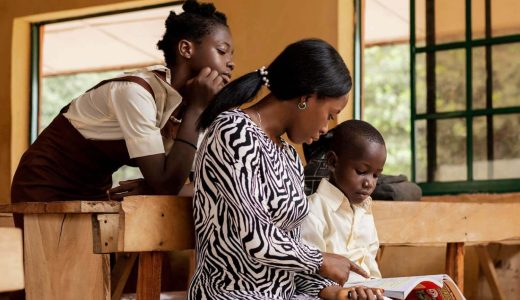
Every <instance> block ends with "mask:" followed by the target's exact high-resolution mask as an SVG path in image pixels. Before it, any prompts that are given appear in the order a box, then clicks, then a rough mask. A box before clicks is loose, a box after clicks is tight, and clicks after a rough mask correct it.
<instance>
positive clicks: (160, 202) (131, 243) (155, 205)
mask: <svg viewBox="0 0 520 300" xmlns="http://www.w3.org/2000/svg"><path fill="white" fill-rule="evenodd" d="M122 214H124V215H123V216H120V217H122V219H121V220H123V221H121V220H120V224H122V223H124V225H120V227H119V235H118V239H119V241H118V249H117V250H118V251H119V252H149V251H172V250H185V249H194V248H195V232H194V227H193V226H194V225H193V211H192V199H191V198H184V197H176V196H131V197H127V198H125V199H124V201H123V202H122ZM100 226H104V223H100Z"/></svg>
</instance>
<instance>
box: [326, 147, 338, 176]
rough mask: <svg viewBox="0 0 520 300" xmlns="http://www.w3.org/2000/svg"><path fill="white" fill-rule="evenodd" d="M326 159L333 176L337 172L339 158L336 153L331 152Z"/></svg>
mask: <svg viewBox="0 0 520 300" xmlns="http://www.w3.org/2000/svg"><path fill="white" fill-rule="evenodd" d="M326 159H327V166H328V167H329V171H330V173H331V174H333V173H334V171H336V165H337V163H338V156H337V155H336V153H335V152H334V151H329V152H327V156H326Z"/></svg>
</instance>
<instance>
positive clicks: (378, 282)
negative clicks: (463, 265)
mask: <svg viewBox="0 0 520 300" xmlns="http://www.w3.org/2000/svg"><path fill="white" fill-rule="evenodd" d="M443 278H444V275H429V276H412V277H394V278H383V279H372V280H368V281H361V282H347V283H346V284H345V285H344V286H343V287H353V286H358V285H364V286H366V287H371V288H383V289H385V292H384V295H385V296H387V297H393V298H398V299H404V298H405V297H406V295H408V293H410V291H411V290H412V289H413V288H415V287H416V286H417V285H418V284H419V283H421V282H423V281H429V282H431V283H433V284H435V285H437V286H438V287H442V286H443Z"/></svg>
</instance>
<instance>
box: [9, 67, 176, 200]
mask: <svg viewBox="0 0 520 300" xmlns="http://www.w3.org/2000/svg"><path fill="white" fill-rule="evenodd" d="M153 71H167V69H166V68H165V67H163V66H153V67H149V68H146V69H143V70H139V71H136V72H132V73H125V74H123V75H122V76H121V77H118V78H115V79H111V80H107V81H104V82H102V83H100V84H98V85H97V86H95V87H94V88H92V89H90V90H89V91H87V92H86V93H84V94H82V95H81V96H79V97H78V98H76V99H74V100H73V101H72V102H71V103H70V104H69V105H67V106H66V107H64V108H63V109H62V111H61V112H60V114H59V115H58V116H57V117H56V118H55V119H54V120H53V121H52V122H51V124H50V125H49V126H48V127H47V128H45V130H44V131H43V132H42V133H41V134H40V135H39V136H38V138H37V139H36V141H35V142H34V143H33V144H32V145H31V146H30V147H29V149H28V150H27V151H26V152H25V153H24V155H23V156H22V158H21V160H20V163H19V165H18V168H17V170H16V173H15V175H14V178H13V183H12V186H11V201H12V202H13V203H16V202H28V201H38V202H42V201H62V200H90V199H106V193H107V190H108V189H110V188H111V186H112V173H114V172H115V171H116V170H117V169H118V168H120V167H121V166H123V165H130V166H136V165H135V162H134V160H133V159H134V158H136V157H142V156H148V155H154V154H160V153H166V151H167V149H165V142H164V141H163V137H162V135H161V128H162V127H164V126H165V124H166V123H167V122H168V120H169V118H170V116H171V114H172V113H173V112H174V111H175V110H176V109H177V108H178V107H179V105H180V104H181V102H182V97H181V96H180V94H179V93H178V92H177V91H175V90H174V89H173V88H172V87H171V86H170V85H169V84H168V83H167V82H165V81H164V80H162V79H161V78H159V77H158V75H157V74H156V73H154V72H153ZM136 77H137V79H136ZM172 143H173V141H168V143H167V144H170V145H171V144H172ZM166 148H168V146H166Z"/></svg>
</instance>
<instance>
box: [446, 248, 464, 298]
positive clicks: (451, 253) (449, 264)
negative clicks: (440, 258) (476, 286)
mask: <svg viewBox="0 0 520 300" xmlns="http://www.w3.org/2000/svg"><path fill="white" fill-rule="evenodd" d="M446 274H448V275H449V276H450V277H451V278H452V279H453V281H455V283H456V284H457V286H458V287H459V289H460V291H461V292H464V243H448V245H447V246H446Z"/></svg>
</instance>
